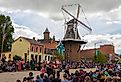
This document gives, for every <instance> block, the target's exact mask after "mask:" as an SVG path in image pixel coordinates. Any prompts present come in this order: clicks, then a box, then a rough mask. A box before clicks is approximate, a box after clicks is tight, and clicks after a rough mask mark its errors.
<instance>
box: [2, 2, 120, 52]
mask: <svg viewBox="0 0 121 82" xmlns="http://www.w3.org/2000/svg"><path fill="white" fill-rule="evenodd" d="M70 4H80V5H81V9H83V11H84V13H85V14H83V13H82V12H81V13H80V18H79V20H81V21H83V22H84V23H86V24H88V25H89V26H90V27H91V28H92V30H93V31H92V33H91V34H88V35H86V34H87V33H88V32H87V31H86V30H85V29H83V28H82V27H81V26H80V27H78V30H79V34H80V36H84V35H85V36H84V37H82V38H83V39H85V40H87V41H88V43H87V45H86V47H85V49H87V48H94V44H95V43H97V47H99V45H103V44H112V43H113V44H114V46H115V51H116V53H118V54H121V1H120V0H0V13H1V14H5V15H8V16H10V17H11V19H12V22H13V25H14V28H15V33H14V38H15V39H16V38H18V37H19V36H24V37H29V38H32V37H36V38H43V32H44V31H45V28H48V29H49V31H50V33H51V37H52V36H55V37H56V39H57V40H59V39H62V38H63V36H64V33H65V30H64V16H63V14H62V10H61V7H62V5H70ZM66 9H67V10H68V11H69V12H72V14H73V15H74V16H75V14H76V13H75V10H76V7H75V6H72V7H67V8H66ZM64 14H65V13H64ZM65 16H67V14H65ZM85 17H86V18H87V19H88V22H87V20H85ZM100 42H101V43H100Z"/></svg>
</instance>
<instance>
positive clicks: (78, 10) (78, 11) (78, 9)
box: [76, 4, 80, 19]
mask: <svg viewBox="0 0 121 82" xmlns="http://www.w3.org/2000/svg"><path fill="white" fill-rule="evenodd" d="M79 13H80V5H79V4H78V8H77V14H76V18H77V19H78V18H79Z"/></svg>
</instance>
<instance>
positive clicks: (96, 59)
mask: <svg viewBox="0 0 121 82" xmlns="http://www.w3.org/2000/svg"><path fill="white" fill-rule="evenodd" d="M93 61H94V62H96V63H98V62H100V63H106V61H107V58H106V55H104V54H102V53H101V52H100V51H98V55H94V57H93Z"/></svg>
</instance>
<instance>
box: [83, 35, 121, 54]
mask: <svg viewBox="0 0 121 82" xmlns="http://www.w3.org/2000/svg"><path fill="white" fill-rule="evenodd" d="M84 38H85V39H86V40H88V43H87V44H86V47H85V49H90V48H95V45H94V44H95V43H98V44H97V45H96V47H99V46H100V45H104V44H113V45H114V46H115V52H116V53H118V54H121V34H115V35H110V34H105V35H87V36H85V37H84ZM100 42H101V43H100Z"/></svg>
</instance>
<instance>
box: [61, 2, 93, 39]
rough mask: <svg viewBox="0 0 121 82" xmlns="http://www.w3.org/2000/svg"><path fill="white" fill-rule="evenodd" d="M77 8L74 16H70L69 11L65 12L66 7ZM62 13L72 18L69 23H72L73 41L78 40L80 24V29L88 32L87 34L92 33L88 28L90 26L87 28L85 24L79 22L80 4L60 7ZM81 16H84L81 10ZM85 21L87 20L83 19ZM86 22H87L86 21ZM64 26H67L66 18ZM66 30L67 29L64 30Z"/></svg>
mask: <svg viewBox="0 0 121 82" xmlns="http://www.w3.org/2000/svg"><path fill="white" fill-rule="evenodd" d="M74 5H75V6H77V13H76V16H74V15H72V14H71V13H70V12H69V11H67V10H66V7H69V6H74ZM61 9H62V11H64V12H65V13H66V14H67V15H69V16H70V17H72V19H71V20H70V21H69V22H73V25H74V26H73V28H72V29H73V31H74V39H80V37H79V33H78V28H77V26H78V24H81V25H82V27H83V28H84V29H86V30H88V31H89V33H91V32H92V29H91V28H90V26H88V25H87V24H85V23H83V22H82V21H80V20H79V15H80V10H81V6H80V4H72V5H65V6H62V8H61ZM64 12H63V15H64ZM82 12H83V14H84V11H83V10H82ZM84 15H85V14H84ZM85 19H87V18H85ZM87 22H88V21H87ZM65 24H68V22H67V20H66V18H65ZM66 30H67V29H66Z"/></svg>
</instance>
